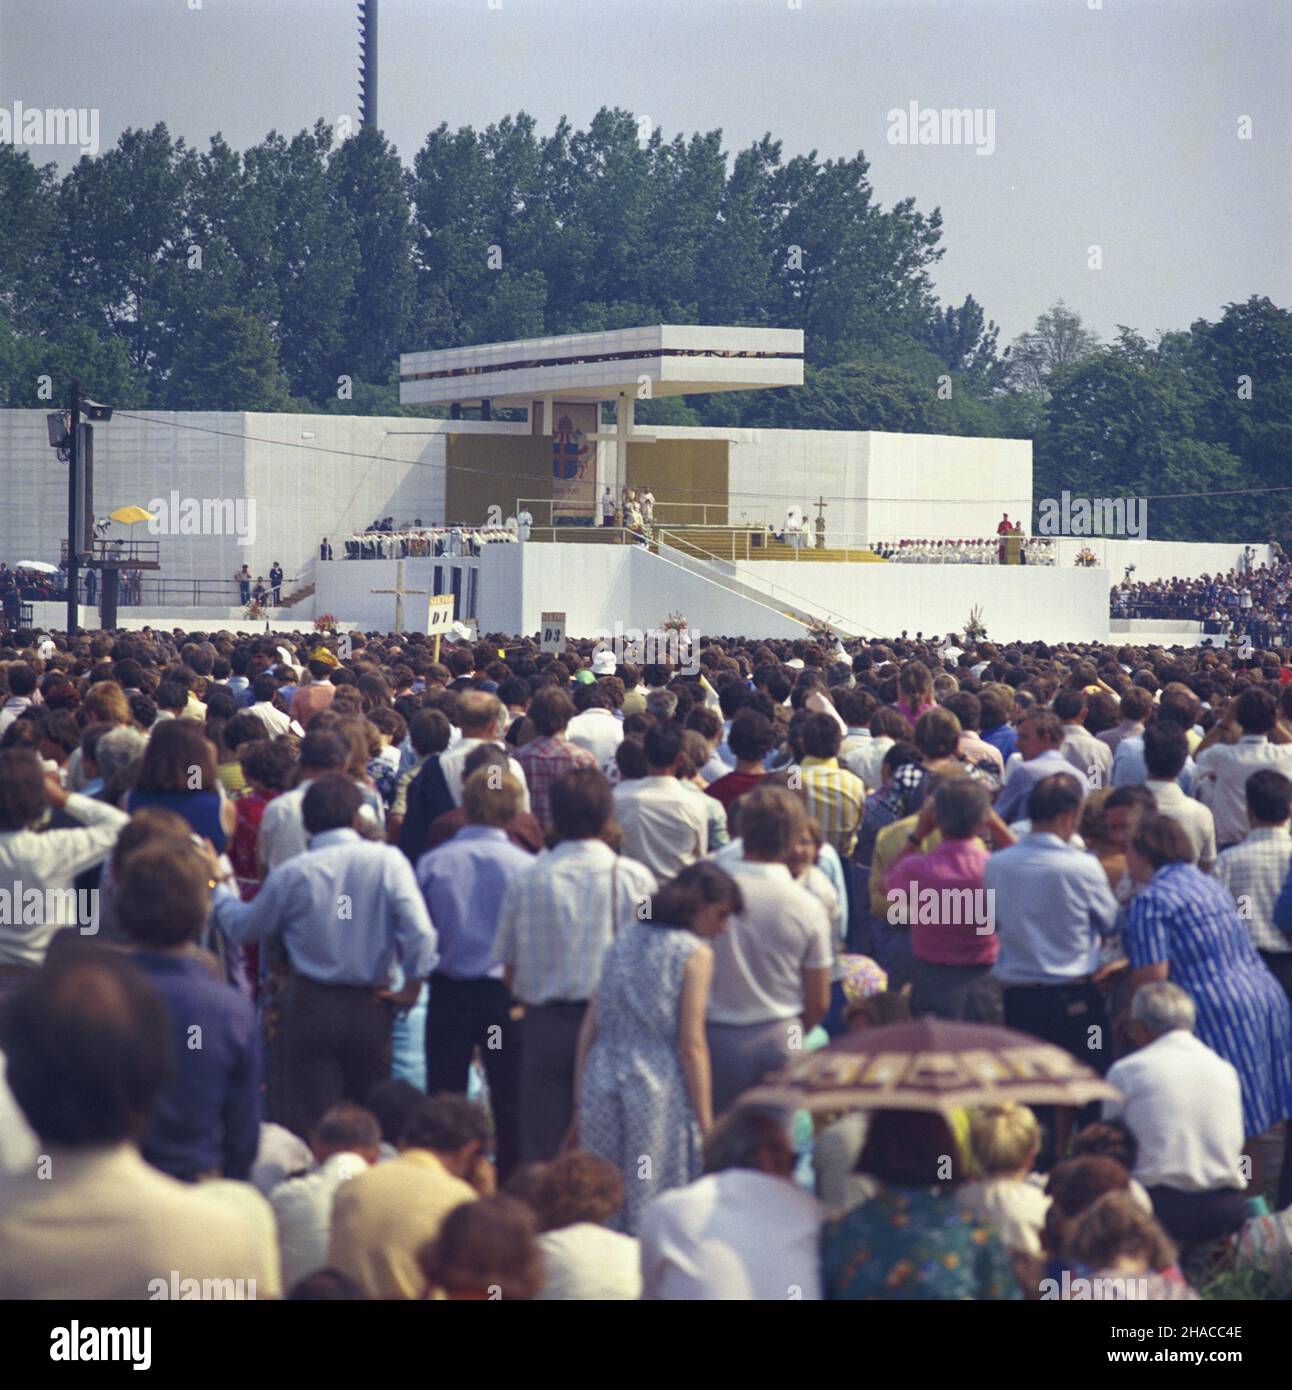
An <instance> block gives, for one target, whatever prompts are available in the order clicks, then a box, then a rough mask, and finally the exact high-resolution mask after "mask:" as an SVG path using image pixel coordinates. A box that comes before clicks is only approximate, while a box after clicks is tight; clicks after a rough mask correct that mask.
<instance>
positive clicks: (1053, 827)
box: [983, 769, 1117, 1072]
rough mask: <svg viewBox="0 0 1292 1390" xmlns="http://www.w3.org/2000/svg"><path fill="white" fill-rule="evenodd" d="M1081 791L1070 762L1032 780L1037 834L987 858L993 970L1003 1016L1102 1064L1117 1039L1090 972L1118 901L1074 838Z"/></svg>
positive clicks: (1099, 1066) (1101, 1068)
mask: <svg viewBox="0 0 1292 1390" xmlns="http://www.w3.org/2000/svg"><path fill="white" fill-rule="evenodd" d="M1083 791H1084V788H1083V786H1082V783H1081V779H1080V778H1078V777H1076V776H1075V775H1074V774H1073V773H1072V771H1071V769H1069V770H1068V771H1067V772H1066V773H1062V774H1059V775H1057V776H1054V777H1047V778H1046V779H1045V780H1044V781H1042V782H1040V783H1039V784H1038V785H1037V786H1035V787H1034V788H1033V789H1032V791H1031V793H1030V795H1029V796H1028V800H1027V813H1028V816H1029V817H1030V818H1031V821H1032V830H1031V832H1030V833H1029V834H1028V835H1025V836H1024V837H1023V839H1021V840H1020V841H1019V842H1018V843H1017V844H1016V845H1012V846H1011V847H1010V848H1009V849H1004V850H1001V851H999V852H998V853H996V854H993V855H992V856H991V858H990V859H989V860H988V861H987V867H986V870H985V872H984V875H983V886H984V887H985V888H986V890H987V892H988V894H989V895H990V896H989V898H988V901H989V902H990V903H991V905H992V910H993V912H994V919H995V925H996V932H997V934H998V936H999V937H1000V954H999V956H998V957H997V959H996V967H995V971H994V974H995V975H996V977H997V979H999V980H1000V982H1001V984H1002V985H1003V987H1004V999H1005V1022H1006V1024H1007V1025H1008V1026H1009V1027H1010V1028H1017V1029H1019V1030H1020V1031H1021V1032H1024V1033H1031V1034H1032V1035H1033V1036H1035V1037H1039V1038H1044V1039H1045V1040H1046V1041H1047V1042H1051V1043H1054V1044H1055V1045H1056V1046H1058V1047H1062V1048H1064V1049H1065V1050H1067V1051H1068V1052H1071V1053H1072V1054H1073V1056H1074V1057H1077V1058H1079V1059H1080V1060H1081V1061H1083V1062H1086V1063H1087V1064H1088V1065H1090V1066H1092V1067H1094V1068H1095V1069H1096V1070H1098V1071H1100V1072H1103V1071H1106V1070H1107V1068H1108V1066H1109V1064H1110V1063H1111V1061H1112V1050H1111V1043H1112V1039H1111V1036H1110V1035H1109V1031H1108V1029H1109V1025H1108V1016H1107V1012H1106V1010H1105V1007H1104V1002H1103V996H1102V995H1101V994H1100V992H1099V989H1098V987H1097V986H1096V985H1095V984H1094V982H1093V976H1094V974H1095V971H1096V970H1097V969H1098V966H1099V943H1100V940H1101V939H1102V938H1103V937H1105V936H1108V935H1109V934H1110V933H1111V932H1112V930H1113V927H1114V925H1115V923H1116V920H1117V900H1116V899H1115V898H1114V897H1113V894H1112V890H1111V889H1110V888H1109V886H1108V878H1107V876H1106V875H1105V873H1104V870H1103V867H1102V866H1101V865H1100V863H1099V861H1098V859H1096V858H1095V857H1094V855H1092V854H1085V853H1083V852H1082V851H1081V850H1077V849H1074V848H1073V847H1072V846H1071V845H1070V844H1069V843H1068V841H1069V840H1071V838H1072V836H1073V834H1074V832H1075V831H1076V827H1077V820H1078V818H1079V817H1080V815H1081V802H1082V795H1083Z"/></svg>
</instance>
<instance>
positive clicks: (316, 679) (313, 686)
mask: <svg viewBox="0 0 1292 1390" xmlns="http://www.w3.org/2000/svg"><path fill="white" fill-rule="evenodd" d="M309 672H310V683H309V684H308V685H303V686H301V688H300V689H299V690H298V691H297V692H296V694H295V695H293V696H292V709H291V715H292V718H293V719H294V720H295V721H296V722H297V723H298V724H299V725H300V726H301V728H302V729H304V728H308V726H309V722H310V720H311V719H313V718H314V716H315V715H316V714H318V713H319V712H320V711H321V710H325V709H327V707H328V706H329V705H330V704H331V703H332V697H333V696H334V695H335V694H336V686H334V685H333V684H332V682H331V681H330V680H329V679H328V677H329V676H330V675H331V674H332V668H331V666H329V665H328V663H327V662H326V661H320V660H319V659H318V658H317V657H315V658H314V660H313V661H311V662H310V663H309Z"/></svg>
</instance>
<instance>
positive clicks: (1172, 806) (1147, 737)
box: [1144, 719, 1216, 873]
mask: <svg viewBox="0 0 1292 1390" xmlns="http://www.w3.org/2000/svg"><path fill="white" fill-rule="evenodd" d="M1188 756H1189V742H1188V739H1187V737H1186V736H1185V732H1184V730H1183V729H1182V728H1180V726H1179V725H1178V724H1174V723H1171V722H1170V721H1169V720H1165V719H1158V720H1155V721H1154V722H1153V723H1152V724H1150V725H1149V727H1148V728H1147V729H1145V730H1144V766H1145V767H1146V768H1147V769H1148V781H1147V782H1145V783H1144V785H1145V786H1146V787H1147V788H1148V789H1149V791H1151V792H1152V793H1153V800H1154V801H1156V802H1157V809H1158V810H1159V811H1160V812H1161V813H1162V815H1164V816H1170V817H1171V819H1172V820H1174V821H1178V822H1179V823H1180V825H1181V827H1182V828H1183V830H1184V833H1185V834H1186V835H1187V836H1188V837H1189V842H1190V844H1192V845H1193V854H1194V859H1193V862H1194V863H1195V864H1196V865H1197V866H1198V867H1199V868H1200V869H1201V870H1202V871H1203V873H1208V872H1210V870H1211V866H1212V864H1213V863H1214V862H1215V859H1216V825H1215V821H1214V820H1213V819H1212V816H1211V812H1210V811H1209V810H1208V809H1207V808H1206V807H1205V806H1204V805H1202V803H1201V802H1199V801H1194V800H1193V799H1192V798H1191V797H1188V796H1185V794H1184V793H1183V792H1182V791H1181V790H1180V785H1179V783H1178V782H1177V781H1176V778H1178V777H1179V775H1180V772H1181V770H1182V769H1183V767H1184V764H1185V760H1186V759H1187V758H1188Z"/></svg>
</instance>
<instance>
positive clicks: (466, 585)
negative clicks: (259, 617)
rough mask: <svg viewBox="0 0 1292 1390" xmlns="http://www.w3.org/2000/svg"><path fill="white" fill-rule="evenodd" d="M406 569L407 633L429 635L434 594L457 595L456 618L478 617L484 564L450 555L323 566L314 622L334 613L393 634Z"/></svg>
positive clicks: (505, 546)
mask: <svg viewBox="0 0 1292 1390" xmlns="http://www.w3.org/2000/svg"><path fill="white" fill-rule="evenodd" d="M519 548H520V547H519V546H515V545H509V544H503V545H492V546H486V547H485V549H486V551H492V550H518V549H519ZM401 564H402V565H403V567H404V569H403V574H404V578H403V583H402V584H401V585H399V587H401V588H402V589H403V590H404V593H405V597H404V600H403V624H402V628H403V631H404V632H425V631H426V623H427V611H428V609H429V607H430V604H429V598H430V596H431V595H435V594H454V595H456V597H457V603H456V605H455V607H454V616H455V617H458V618H475V617H478V603H479V592H480V591H479V575H480V561H479V560H478V559H476V558H475V557H472V556H450V555H442V556H439V557H436V558H433V557H430V556H421V557H417V558H414V559H408V560H320V561H319V562H318V563H317V564H316V566H315V570H314V574H315V579H314V583H315V589H314V606H313V610H312V612H313V616H315V617H321V616H322V615H323V614H324V613H331V614H332V616H333V617H335V618H340V619H344V620H345V622H347V623H352V624H354V625H355V626H356V627H360V628H362V629H364V631H367V632H392V631H394V627H395V594H394V592H393V590H394V589H395V587H396V584H397V575H398V570H399V566H400V565H401ZM375 590H389V591H391V592H386V593H378V592H374V591H375ZM410 590H420V591H421V592H410ZM288 611H291V610H288ZM481 626H482V630H483V624H482V625H481Z"/></svg>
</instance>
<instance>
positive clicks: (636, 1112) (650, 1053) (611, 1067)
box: [568, 863, 741, 1235]
mask: <svg viewBox="0 0 1292 1390" xmlns="http://www.w3.org/2000/svg"><path fill="white" fill-rule="evenodd" d="M740 908H741V897H740V890H739V888H738V887H737V886H736V884H735V883H734V882H733V881H732V880H731V879H730V878H729V877H728V876H727V875H726V874H725V873H723V871H722V870H721V869H719V868H717V867H716V866H715V865H713V864H709V863H699V864H693V865H691V866H690V867H689V868H686V869H683V870H682V872H681V873H680V874H679V875H678V876H677V877H676V878H675V879H673V880H672V881H671V882H669V883H666V884H665V885H664V886H663V887H662V888H661V889H660V890H659V892H658V893H656V894H655V896H654V897H653V898H652V899H651V900H650V913H649V916H648V917H647V918H646V920H644V921H639V920H636V919H634V920H632V921H630V922H628V923H626V924H624V925H623V926H621V927H620V930H619V933H618V935H617V936H616V937H615V940H614V941H613V942H612V943H611V945H610V947H609V949H608V950H607V951H606V956H605V961H604V963H603V965H602V971H601V984H600V987H599V988H598V990H597V995H596V998H595V999H593V1000H592V1002H591V1003H590V1004H589V1006H588V1011H587V1013H586V1014H585V1016H584V1023H583V1031H582V1033H581V1034H580V1037H579V1054H578V1062H577V1064H576V1073H575V1094H576V1095H578V1097H579V1109H578V1113H577V1114H576V1115H575V1118H574V1123H573V1125H572V1126H571V1134H570V1138H569V1141H568V1144H569V1146H570V1147H573V1146H575V1145H576V1144H577V1145H580V1146H581V1147H582V1148H584V1149H585V1150H587V1152H589V1153H594V1154H599V1155H600V1156H601V1157H603V1158H606V1159H609V1160H610V1162H612V1163H614V1164H616V1165H617V1166H618V1167H619V1169H620V1170H621V1171H622V1173H623V1175H624V1185H625V1188H626V1197H625V1201H624V1206H623V1210H622V1212H621V1213H620V1215H619V1217H618V1222H617V1224H618V1226H619V1229H621V1230H623V1231H626V1232H627V1233H628V1234H629V1235H636V1233H637V1229H638V1226H639V1225H640V1222H641V1216H642V1211H643V1208H644V1207H645V1205H646V1203H647V1202H649V1201H650V1199H651V1198H652V1197H654V1196H656V1195H657V1194H658V1193H660V1192H664V1191H666V1190H667V1189H668V1188H671V1187H680V1186H682V1185H683V1184H684V1183H688V1182H693V1181H694V1180H695V1179H696V1178H698V1177H699V1176H700V1172H701V1145H702V1143H703V1140H704V1136H705V1134H707V1133H708V1131H709V1129H710V1128H711V1127H712V1125H713V1094H712V1081H711V1076H710V1067H709V1048H708V1044H707V1042H706V1040H705V1032H704V1018H705V1011H706V1009H707V1007H708V1002H709V985H710V983H711V981H712V977H713V951H712V949H711V948H710V947H709V945H708V939H710V938H713V937H716V936H718V935H720V934H721V933H722V932H723V931H725V930H726V926H727V918H728V916H729V915H730V914H731V913H732V912H739V911H740Z"/></svg>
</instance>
